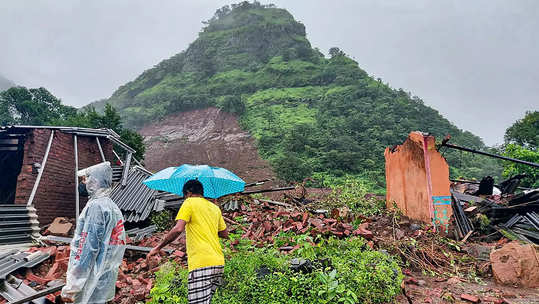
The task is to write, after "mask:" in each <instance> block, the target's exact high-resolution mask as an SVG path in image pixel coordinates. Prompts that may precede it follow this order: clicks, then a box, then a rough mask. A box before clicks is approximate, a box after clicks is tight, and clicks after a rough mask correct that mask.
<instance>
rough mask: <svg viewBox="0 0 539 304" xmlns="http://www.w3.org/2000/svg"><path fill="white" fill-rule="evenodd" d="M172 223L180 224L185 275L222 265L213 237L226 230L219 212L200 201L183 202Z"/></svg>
mask: <svg viewBox="0 0 539 304" xmlns="http://www.w3.org/2000/svg"><path fill="white" fill-rule="evenodd" d="M176 220H184V221H185V222H186V223H187V224H186V225H185V234H186V242H187V265H188V268H189V271H192V270H195V269H198V268H203V267H209V266H219V265H224V264H225V258H224V256H223V251H222V249H221V243H219V236H218V235H217V233H218V232H219V231H223V230H225V229H226V224H225V221H224V219H223V216H222V215H221V209H219V207H217V206H216V205H215V204H213V203H212V202H210V201H208V200H206V199H204V198H202V197H190V198H188V199H186V200H185V201H184V202H183V204H182V207H181V208H180V211H178V215H177V216H176Z"/></svg>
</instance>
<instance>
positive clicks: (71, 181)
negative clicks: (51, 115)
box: [15, 129, 113, 225]
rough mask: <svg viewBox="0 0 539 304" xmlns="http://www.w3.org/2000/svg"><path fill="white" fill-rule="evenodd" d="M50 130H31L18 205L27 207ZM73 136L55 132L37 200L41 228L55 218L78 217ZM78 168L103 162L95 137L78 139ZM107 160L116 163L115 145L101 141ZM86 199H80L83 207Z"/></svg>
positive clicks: (17, 195)
mask: <svg viewBox="0 0 539 304" xmlns="http://www.w3.org/2000/svg"><path fill="white" fill-rule="evenodd" d="M50 134H51V130H49V129H33V130H31V131H29V133H28V136H27V139H26V142H25V144H24V159H23V165H22V170H21V173H20V174H19V177H18V179H17V194H16V198H15V203H16V204H26V203H27V202H28V199H29V198H30V194H31V193H32V188H33V187H34V183H35V181H36V179H37V175H38V174H37V171H36V170H33V164H35V163H39V164H40V163H41V162H42V161H43V157H44V156H45V151H46V149H47V144H48V141H49V138H50ZM73 141H74V140H73V135H72V134H67V133H62V132H60V131H55V133H54V139H53V141H52V145H51V149H50V152H49V158H48V160H47V164H46V165H45V170H44V171H43V175H42V177H41V182H40V183H39V187H38V189H37V192H36V195H35V197H34V201H33V204H34V206H35V208H36V209H37V214H38V219H39V223H40V225H44V224H48V223H50V222H52V221H53V219H54V218H55V217H59V216H63V217H75V154H74V146H73ZM77 141H78V155H79V169H82V168H86V167H89V166H91V165H95V164H97V163H99V162H101V161H102V160H101V155H100V153H99V147H98V145H97V142H96V140H95V137H82V136H79V137H77ZM100 143H101V147H102V148H103V153H104V154H105V158H106V159H107V160H109V161H112V160H113V153H112V143H111V142H110V141H109V140H108V139H104V138H101V139H100ZM85 204H86V200H85V199H83V198H81V200H80V208H81V210H82V208H83V207H84V205H85Z"/></svg>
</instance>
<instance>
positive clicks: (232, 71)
mask: <svg viewBox="0 0 539 304" xmlns="http://www.w3.org/2000/svg"><path fill="white" fill-rule="evenodd" d="M105 102H109V103H110V104H112V105H113V106H114V107H116V108H117V109H118V110H119V112H120V113H121V115H122V117H123V118H124V119H125V121H126V124H127V125H128V126H133V127H140V126H142V125H144V124H145V123H148V122H150V121H154V120H155V119H160V118H162V117H164V116H166V115H168V114H170V113H174V112H178V111H185V110H189V109H193V108H203V107H207V106H217V107H220V108H222V109H223V110H225V111H229V112H232V113H236V114H238V115H240V117H241V122H242V125H243V127H244V128H246V129H247V130H248V131H250V133H251V134H252V135H254V137H256V139H257V142H258V147H259V151H260V153H261V155H262V157H263V158H265V159H267V160H269V161H270V163H271V164H272V165H273V167H274V169H275V171H276V172H277V174H278V175H279V177H281V178H282V179H284V180H302V179H303V178H305V177H308V176H314V177H315V182H314V183H315V184H317V185H322V184H323V180H328V179H333V180H339V179H340V178H343V177H346V178H349V177H354V178H359V179H363V180H368V181H370V182H371V184H372V186H373V188H378V189H382V188H383V185H384V156H383V154H384V153H383V152H384V149H385V148H386V147H388V146H393V145H396V144H400V143H402V142H403V141H404V139H405V138H406V136H407V135H408V134H409V132H410V131H415V130H420V131H423V132H429V133H432V134H434V135H436V136H438V137H440V138H441V137H442V136H445V135H446V134H451V135H452V137H453V139H452V142H453V143H455V144H460V145H464V146H467V147H470V148H475V149H486V147H485V145H484V144H483V142H482V140H481V139H480V138H478V137H477V136H475V135H473V134H471V133H470V132H465V131H462V130H460V129H458V128H457V127H456V126H454V125H453V124H452V123H450V122H449V121H448V120H447V119H445V118H444V117H442V116H441V115H440V114H439V113H438V112H437V111H436V110H434V109H432V108H430V107H428V106H426V105H425V104H424V103H423V101H422V100H421V99H420V98H418V97H415V96H412V95H411V94H410V93H407V92H405V91H404V90H402V89H399V90H396V89H393V88H391V87H390V86H389V85H388V84H385V83H383V82H382V80H381V79H374V78H373V77H371V76H369V75H368V74H367V73H366V72H365V71H363V70H362V69H361V68H360V67H359V66H358V63H357V62H355V61H354V60H352V59H351V58H349V57H348V56H347V55H346V54H345V53H344V52H343V51H341V50H340V49H338V48H332V49H331V50H330V52H329V57H325V56H324V55H323V54H322V53H321V52H320V51H319V50H317V49H313V48H312V47H311V45H310V43H309V41H308V40H307V38H306V34H305V27H304V26H303V24H301V23H300V22H297V21H295V20H294V18H293V16H292V15H291V14H290V13H288V12H287V11H286V10H284V9H279V8H275V7H274V6H272V5H261V4H259V3H257V2H254V3H248V2H242V3H240V4H234V5H232V6H224V7H223V8H221V9H219V10H217V12H216V14H215V16H213V17H212V18H211V19H210V20H208V21H207V22H205V27H204V28H203V29H202V31H201V32H200V34H199V37H198V39H196V40H195V41H194V42H193V43H191V45H190V46H189V47H188V48H187V49H186V50H185V51H183V52H181V53H179V54H177V55H175V56H173V57H171V58H170V59H167V60H164V61H162V62H161V63H159V64H158V65H156V66H155V67H153V68H151V69H149V70H147V71H145V72H144V73H142V74H141V75H140V76H139V77H138V78H137V79H135V80H134V81H132V82H129V83H127V84H126V85H124V86H122V87H120V88H119V89H118V90H117V91H116V92H115V93H114V94H113V95H112V96H111V98H110V99H108V100H104V101H100V102H97V103H95V104H94V105H95V106H96V107H97V108H101V107H102V105H103V104H104V103H105ZM445 156H446V157H447V159H448V161H449V162H450V164H451V169H452V175H453V176H454V177H457V176H463V177H467V178H470V177H476V178H481V177H482V176H484V175H487V174H490V175H493V176H499V175H500V174H501V166H500V165H499V164H498V163H497V162H495V161H493V160H489V159H486V160H484V159H476V158H474V157H473V156H472V155H469V154H461V153H458V152H455V151H447V152H446V153H445Z"/></svg>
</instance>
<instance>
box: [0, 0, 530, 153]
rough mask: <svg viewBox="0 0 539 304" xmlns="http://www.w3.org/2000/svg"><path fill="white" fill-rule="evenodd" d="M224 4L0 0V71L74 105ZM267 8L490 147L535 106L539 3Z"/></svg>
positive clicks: (342, 1) (309, 0)
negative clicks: (289, 15) (285, 15)
mask: <svg viewBox="0 0 539 304" xmlns="http://www.w3.org/2000/svg"><path fill="white" fill-rule="evenodd" d="M233 2H235V1H216V0H197V1H191V0H190V1H187V0H184V1H179V0H160V1H147V0H114V1H106V0H92V1H86V0H2V1H0V41H1V43H0V45H1V47H0V74H2V75H3V76H5V77H6V78H8V79H11V80H12V81H14V82H15V83H17V84H19V85H24V86H28V87H39V86H43V87H46V88H47V89H49V90H50V91H52V92H53V94H55V95H56V96H58V97H59V98H61V99H62V100H63V101H64V102H65V103H67V104H70V105H74V106H82V105H85V104H87V103H89V102H90V101H94V100H97V99H102V98H106V97H109V96H110V95H111V94H112V92H114V90H115V89H116V88H118V86H120V85H122V84H124V83H126V82H127V81H130V80H132V79H134V78H135V77H136V76H137V75H139V74H140V73H141V72H142V71H144V70H145V69H148V68H150V67H152V66H153V65H155V64H157V63H158V62H159V61H161V60H162V59H164V58H168V57H170V56H172V55H174V54H176V53H178V52H180V51H182V50H184V49H185V48H186V47H187V46H188V44H189V43H190V42H191V41H193V40H194V39H195V38H196V36H197V34H198V31H199V30H200V28H201V26H202V24H201V21H202V20H206V19H209V18H210V17H211V16H212V15H213V12H214V11H215V10H216V9H217V8H219V7H221V6H223V5H224V4H228V3H233ZM261 2H262V3H268V2H267V1H261ZM271 3H275V4H276V5H277V6H279V7H283V8H286V9H288V10H289V11H290V12H291V13H292V14H293V15H294V16H295V17H296V19H297V20H299V21H301V22H303V23H304V24H305V26H306V28H307V35H308V38H309V39H310V41H311V43H312V45H313V46H314V47H318V48H320V49H321V50H322V51H324V52H327V50H328V49H329V48H330V47H333V46H337V47H340V48H341V49H342V50H343V51H344V52H345V53H347V54H348V55H350V56H351V57H353V58H354V59H355V60H356V61H358V62H359V64H360V66H361V67H362V68H363V69H364V70H366V71H367V72H368V73H369V74H371V75H373V76H374V77H377V78H378V77H379V78H382V79H383V81H384V82H386V83H389V84H390V85H391V86H392V87H394V88H403V89H404V90H405V91H409V92H411V93H412V94H413V95H417V96H419V97H421V98H422V99H423V100H424V101H425V103H426V104H427V105H430V106H432V107H434V108H435V109H437V110H439V111H440V112H441V113H442V114H443V115H444V116H445V117H446V118H448V119H449V120H450V121H452V122H454V123H455V124H456V125H457V126H459V127H460V128H462V129H465V130H469V131H471V132H473V133H475V134H477V135H479V136H481V137H482V138H483V139H484V140H485V141H486V143H488V144H495V143H500V142H502V141H503V134H504V131H505V129H506V128H507V127H508V126H509V125H511V124H512V123H513V122H514V121H515V120H516V119H519V118H521V117H522V116H523V115H524V113H525V111H526V110H538V109H539V1H536V0H518V1H505V0H474V1H465V0H460V1H450V0H447V1H432V0H409V1H398V0H383V1H381V0H339V1H327V0H276V1H271Z"/></svg>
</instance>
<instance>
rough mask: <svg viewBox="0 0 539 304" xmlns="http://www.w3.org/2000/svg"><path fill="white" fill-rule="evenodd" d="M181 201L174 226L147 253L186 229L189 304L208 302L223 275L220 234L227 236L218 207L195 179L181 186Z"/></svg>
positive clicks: (150, 255) (155, 249)
mask: <svg viewBox="0 0 539 304" xmlns="http://www.w3.org/2000/svg"><path fill="white" fill-rule="evenodd" d="M183 196H184V198H185V201H184V202H183V204H182V206H181V208H180V211H179V212H178V215H177V216H176V225H175V226H174V228H172V230H170V232H169V233H168V234H167V235H166V236H165V238H164V239H163V241H161V243H160V244H159V245H158V246H156V247H155V248H153V249H152V250H151V251H150V253H148V256H147V259H149V258H150V257H152V256H154V255H156V254H158V253H159V251H161V249H163V247H165V246H166V245H168V244H169V243H170V242H173V241H174V240H175V239H177V238H178V237H179V236H180V234H181V233H182V232H183V231H184V230H185V234H186V243H187V265H188V268H189V277H188V290H189V295H188V300H189V303H190V304H194V303H197V304H199V303H200V304H203V303H207V304H209V303H210V302H211V298H212V297H213V294H214V293H215V290H216V289H217V287H218V286H219V285H220V284H221V281H222V278H223V267H224V264H225V258H224V256H223V251H222V250H221V243H219V237H221V238H228V231H227V229H226V224H225V221H224V219H223V216H222V215H221V209H219V207H217V206H216V205H215V204H213V203H212V202H210V201H208V200H206V199H205V198H204V188H203V186H202V184H201V183H200V182H199V181H197V180H190V181H188V182H186V183H185V185H184V186H183Z"/></svg>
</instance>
